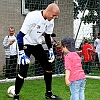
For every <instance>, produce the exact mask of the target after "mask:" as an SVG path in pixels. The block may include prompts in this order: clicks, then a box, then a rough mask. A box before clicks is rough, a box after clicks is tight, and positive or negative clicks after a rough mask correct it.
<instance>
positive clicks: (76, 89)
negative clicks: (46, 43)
mask: <svg viewBox="0 0 100 100" xmlns="http://www.w3.org/2000/svg"><path fill="white" fill-rule="evenodd" d="M61 44H62V49H63V51H64V52H65V53H66V55H65V57H64V63H65V83H66V85H67V86H70V92H71V97H70V100H85V96H84V90H85V84H86V76H85V73H84V70H83V69H82V64H81V58H80V56H79V55H78V54H77V53H76V52H75V41H74V39H73V38H72V37H69V36H68V37H65V38H64V39H63V40H62V41H61Z"/></svg>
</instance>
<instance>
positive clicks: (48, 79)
mask: <svg viewBox="0 0 100 100" xmlns="http://www.w3.org/2000/svg"><path fill="white" fill-rule="evenodd" d="M32 55H33V56H34V57H35V58H36V59H37V60H38V61H39V62H40V64H41V66H42V68H43V69H44V81H45V84H46V94H45V97H46V99H54V100H62V99H61V98H60V97H58V96H56V95H54V94H53V93H52V86H51V84H52V66H51V63H50V62H48V58H47V55H46V53H45V51H44V49H43V48H42V46H41V45H37V46H35V47H34V52H32Z"/></svg>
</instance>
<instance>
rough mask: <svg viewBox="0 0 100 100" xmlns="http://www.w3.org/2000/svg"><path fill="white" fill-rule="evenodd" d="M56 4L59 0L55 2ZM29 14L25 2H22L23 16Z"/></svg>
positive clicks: (23, 0)
mask: <svg viewBox="0 0 100 100" xmlns="http://www.w3.org/2000/svg"><path fill="white" fill-rule="evenodd" d="M54 3H56V4H58V0H55V1H54ZM29 12H30V11H29V9H26V8H25V0H21V14H22V15H26V14H27V13H29Z"/></svg>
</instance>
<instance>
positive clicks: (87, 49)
mask: <svg viewBox="0 0 100 100" xmlns="http://www.w3.org/2000/svg"><path fill="white" fill-rule="evenodd" d="M92 52H94V49H93V46H92V45H91V44H89V41H88V39H84V44H83V46H82V54H83V57H84V64H85V65H84V71H85V73H86V74H93V73H92V61H93V57H92Z"/></svg>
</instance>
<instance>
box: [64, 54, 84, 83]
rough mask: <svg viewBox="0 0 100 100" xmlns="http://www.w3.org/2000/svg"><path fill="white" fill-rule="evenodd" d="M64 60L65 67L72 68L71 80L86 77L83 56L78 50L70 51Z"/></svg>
mask: <svg viewBox="0 0 100 100" xmlns="http://www.w3.org/2000/svg"><path fill="white" fill-rule="evenodd" d="M64 60H65V69H67V70H70V77H69V81H70V82H73V81H76V80H80V79H84V78H86V76H85V73H84V70H83V69H82V64H81V58H80V56H79V55H78V54H77V53H76V52H69V53H68V54H67V55H66V56H65V58H64Z"/></svg>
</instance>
